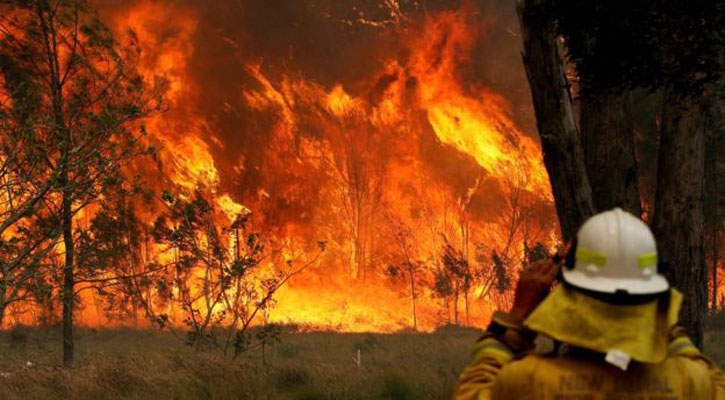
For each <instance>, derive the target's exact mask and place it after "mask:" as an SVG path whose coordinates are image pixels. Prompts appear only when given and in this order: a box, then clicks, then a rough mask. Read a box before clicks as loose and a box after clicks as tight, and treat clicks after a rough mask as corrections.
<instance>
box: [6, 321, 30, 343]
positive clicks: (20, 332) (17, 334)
mask: <svg viewBox="0 0 725 400" xmlns="http://www.w3.org/2000/svg"><path fill="white" fill-rule="evenodd" d="M29 333H30V328H28V327H27V326H25V325H20V324H18V325H13V327H12V328H11V329H10V340H12V341H13V342H24V341H25V340H26V339H27V338H28V334H29Z"/></svg>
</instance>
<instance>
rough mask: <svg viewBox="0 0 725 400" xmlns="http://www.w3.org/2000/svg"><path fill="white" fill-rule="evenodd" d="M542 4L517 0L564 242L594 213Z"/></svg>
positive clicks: (554, 39)
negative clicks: (539, 11)
mask: <svg viewBox="0 0 725 400" xmlns="http://www.w3.org/2000/svg"><path fill="white" fill-rule="evenodd" d="M538 4H539V2H538V1H537V0H519V3H518V7H517V10H518V13H519V21H520V25H521V36H522V38H523V61H524V67H525V69H526V76H527V77H528V80H529V86H530V87H531V96H532V99H533V103H534V112H535V114H536V124H537V127H538V130H539V136H540V137H541V147H542V151H543V154H544V165H545V166H546V171H547V172H548V174H549V181H550V182H551V190H552V193H553V195H554V201H555V203H556V211H557V214H558V216H559V224H560V226H561V234H562V237H563V238H564V240H571V239H573V237H574V235H575V234H576V231H577V229H578V228H579V226H580V225H581V224H582V223H583V222H584V220H586V219H587V218H588V217H590V216H591V215H592V214H594V205H593V203H592V191H591V187H590V185H589V179H588V177H587V173H586V167H585V164H584V156H583V153H582V150H581V145H580V143H579V136H578V132H577V128H576V123H575V121H574V114H573V111H572V107H571V97H570V93H569V87H568V83H567V79H566V75H565V73H564V68H563V64H562V60H561V56H560V54H559V48H558V44H557V36H556V30H555V24H554V21H552V20H549V19H546V18H544V17H543V16H542V15H541V13H537V12H535V11H536V10H534V9H535V8H536V7H537V5H538Z"/></svg>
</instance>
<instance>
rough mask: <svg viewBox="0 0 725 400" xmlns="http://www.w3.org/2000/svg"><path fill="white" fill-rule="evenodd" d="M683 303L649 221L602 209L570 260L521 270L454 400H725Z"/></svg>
mask: <svg viewBox="0 0 725 400" xmlns="http://www.w3.org/2000/svg"><path fill="white" fill-rule="evenodd" d="M557 276H558V277H560V281H561V283H560V284H558V285H556V287H555V288H554V289H553V290H551V293H549V290H550V288H551V286H552V283H553V282H554V281H555V280H556V278H557ZM681 301H682V296H681V294H680V293H679V292H678V291H677V290H675V289H672V288H670V287H669V284H668V283H667V280H666V279H665V278H664V276H662V275H661V274H659V273H658V272H657V253H656V245H655V239H654V236H653V235H652V232H651V231H650V230H649V227H648V226H647V225H646V224H645V223H644V222H642V221H641V220H640V219H638V218H637V217H635V216H634V215H631V214H629V213H626V212H624V211H622V210H621V209H618V208H617V209H614V210H611V211H607V212H603V213H600V214H597V215H595V216H593V217H591V218H590V219H589V220H587V221H586V222H585V223H584V225H582V227H581V228H580V229H579V232H578V233H577V238H576V240H575V241H574V243H573V244H572V245H571V246H570V250H569V251H568V253H567V256H566V257H564V259H563V260H562V261H561V262H559V261H558V260H554V259H552V260H547V261H542V262H538V263H534V264H532V265H531V266H530V267H529V268H528V269H526V270H525V271H524V272H522V275H521V277H520V279H519V283H518V286H517V288H516V294H515V300H514V305H513V307H512V309H511V311H510V312H509V313H503V312H497V313H495V314H494V316H493V319H492V322H491V324H490V325H489V327H488V329H487V330H486V333H485V334H484V335H483V337H481V339H479V341H478V342H477V344H476V347H475V350H474V357H473V361H472V362H471V363H470V364H469V365H468V367H467V368H466V369H465V370H464V371H463V373H462V374H461V376H460V379H459V382H458V384H457V386H456V389H455V392H454V399H455V400H468V399H471V400H473V399H476V400H483V399H494V400H504V399H505V400H509V399H546V400H554V399H556V400H584V399H586V400H614V399H617V400H630V399H631V400H634V399H637V400H655V399H657V400H679V399H712V400H725V374H723V373H722V371H720V369H719V368H718V367H717V366H715V364H714V363H713V362H712V361H710V360H709V359H707V358H706V357H705V356H703V355H702V354H700V352H699V351H698V349H697V348H696V347H695V346H694V345H693V344H692V342H691V341H690V339H689V338H688V337H687V336H686V334H685V333H684V331H683V330H682V328H681V327H679V326H678V324H677V316H678V313H679V309H680V304H681ZM537 336H538V338H537ZM535 339H536V346H535V345H534V340H535ZM547 344H548V346H546V345H547ZM547 347H548V348H547Z"/></svg>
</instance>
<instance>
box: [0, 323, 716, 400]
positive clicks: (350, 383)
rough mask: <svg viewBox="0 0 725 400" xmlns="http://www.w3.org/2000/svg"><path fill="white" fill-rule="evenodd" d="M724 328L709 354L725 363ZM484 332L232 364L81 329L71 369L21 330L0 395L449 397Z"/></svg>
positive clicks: (329, 338) (149, 337) (45, 343)
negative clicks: (472, 346) (474, 345)
mask: <svg viewBox="0 0 725 400" xmlns="http://www.w3.org/2000/svg"><path fill="white" fill-rule="evenodd" d="M719 332H720V333H717V334H715V333H713V332H712V331H711V332H710V333H709V334H708V335H707V343H706V351H707V352H708V353H709V354H710V355H711V356H712V357H713V358H715V359H717V360H718V361H719V362H720V363H721V364H720V365H723V362H725V334H724V333H723V332H725V331H722V330H721V331H719ZM479 334H480V332H478V331H475V330H469V329H452V328H446V329H441V330H440V331H438V332H436V333H432V334H404V333H400V334H395V335H374V334H339V333H326V332H310V333H286V334H284V335H283V336H282V342H281V343H280V344H277V345H275V347H273V348H267V350H266V351H265V361H264V362H263V361H262V358H261V351H255V352H254V354H252V355H250V356H248V357H246V358H244V359H238V360H234V361H232V360H231V359H230V358H228V357H226V358H225V357H224V356H223V355H222V354H220V353H216V352H198V351H194V350H192V349H191V348H189V347H186V346H185V345H184V344H183V340H182V339H180V338H178V337H176V336H174V335H171V334H169V333H163V332H157V331H151V330H134V329H113V330H100V331H98V330H79V331H78V333H77V345H76V346H77V366H76V368H75V369H74V370H72V371H67V370H63V369H62V368H59V367H58V364H59V360H60V351H59V350H60V348H59V347H60V337H59V332H58V330H57V329H53V330H51V329H28V328H25V329H16V330H13V331H10V332H2V333H0V399H154V400H162V399H281V400H285V399H290V400H315V399H345V400H347V399H350V400H352V399H361V400H362V399H369V400H374V399H381V400H384V399H385V400H401V399H447V398H449V395H450V391H451V388H452V386H453V384H454V382H455V380H456V377H457V375H458V373H459V372H460V370H461V369H462V368H463V366H464V365H465V364H466V362H467V361H468V355H469V352H470V349H471V345H472V343H473V342H474V341H475V339H476V337H477V336H478V335H479ZM358 349H360V353H361V366H360V367H358V366H357V365H356V363H355V362H354V361H353V358H354V357H355V356H356V354H357V350H358ZM28 362H30V363H31V364H28Z"/></svg>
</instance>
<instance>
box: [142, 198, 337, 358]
mask: <svg viewBox="0 0 725 400" xmlns="http://www.w3.org/2000/svg"><path fill="white" fill-rule="evenodd" d="M163 200H164V201H165V202H166V204H167V205H168V212H167V213H165V214H164V215H161V216H159V217H158V219H157V220H156V222H155V223H154V230H153V236H154V238H155V240H156V241H157V243H159V244H161V245H163V246H165V247H166V251H170V252H171V253H172V254H171V256H172V257H173V261H172V263H171V267H172V275H171V277H170V279H171V281H172V283H166V284H165V286H167V287H170V288H172V289H171V290H168V291H166V295H167V296H168V300H169V301H170V302H172V303H174V304H178V306H179V307H180V308H181V310H180V315H181V316H182V317H183V319H184V321H183V322H184V324H186V326H187V327H188V328H189V330H188V331H187V343H188V344H189V345H193V346H197V347H205V346H210V345H213V346H218V345H220V343H219V342H218V341H217V338H216V336H215V335H216V330H215V329H217V328H222V329H223V330H224V331H226V338H225V339H224V340H223V349H224V352H225V353H227V351H228V350H229V348H230V346H233V348H234V354H235V356H237V355H239V354H241V353H242V352H244V351H246V350H247V348H248V346H249V344H250V340H251V338H250V335H249V328H250V327H251V326H252V323H253V322H254V321H255V318H257V317H258V316H259V315H261V314H263V313H264V312H266V311H268V310H269V309H271V307H272V306H273V305H274V294H275V292H277V290H279V289H280V288H281V287H282V286H283V285H285V284H286V283H287V282H288V281H289V280H290V279H291V278H292V277H294V276H296V275H297V274H299V273H301V272H302V271H304V270H305V269H307V268H308V267H310V266H311V265H313V264H315V263H316V262H317V260H318V259H319V257H320V255H321V254H322V252H323V251H324V249H325V245H324V243H318V247H319V248H318V252H317V253H316V254H315V256H314V257H312V258H311V259H309V260H306V261H304V262H299V260H298V259H297V258H296V255H295V254H292V253H290V252H289V249H288V248H286V247H284V246H283V247H280V248H275V247H273V243H272V242H271V241H270V240H269V239H265V238H263V237H262V236H261V235H260V234H259V233H257V232H249V231H248V224H249V222H250V217H251V214H250V213H249V211H248V210H243V213H241V214H238V215H236V216H235V219H234V221H233V222H232V223H231V224H229V225H228V226H226V227H224V228H220V227H219V222H217V221H218V220H220V219H221V220H224V218H225V217H224V216H221V215H219V212H218V210H215V208H214V206H213V205H212V204H211V203H210V202H208V201H207V200H206V199H205V198H204V196H203V195H202V194H201V192H199V191H197V192H196V193H195V194H194V195H193V197H192V198H190V199H184V197H183V196H180V197H178V198H177V197H174V196H171V195H170V194H168V193H166V194H165V195H164V198H163ZM173 317H174V316H173V315H172V316H171V318H173ZM265 337H266V336H265Z"/></svg>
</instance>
